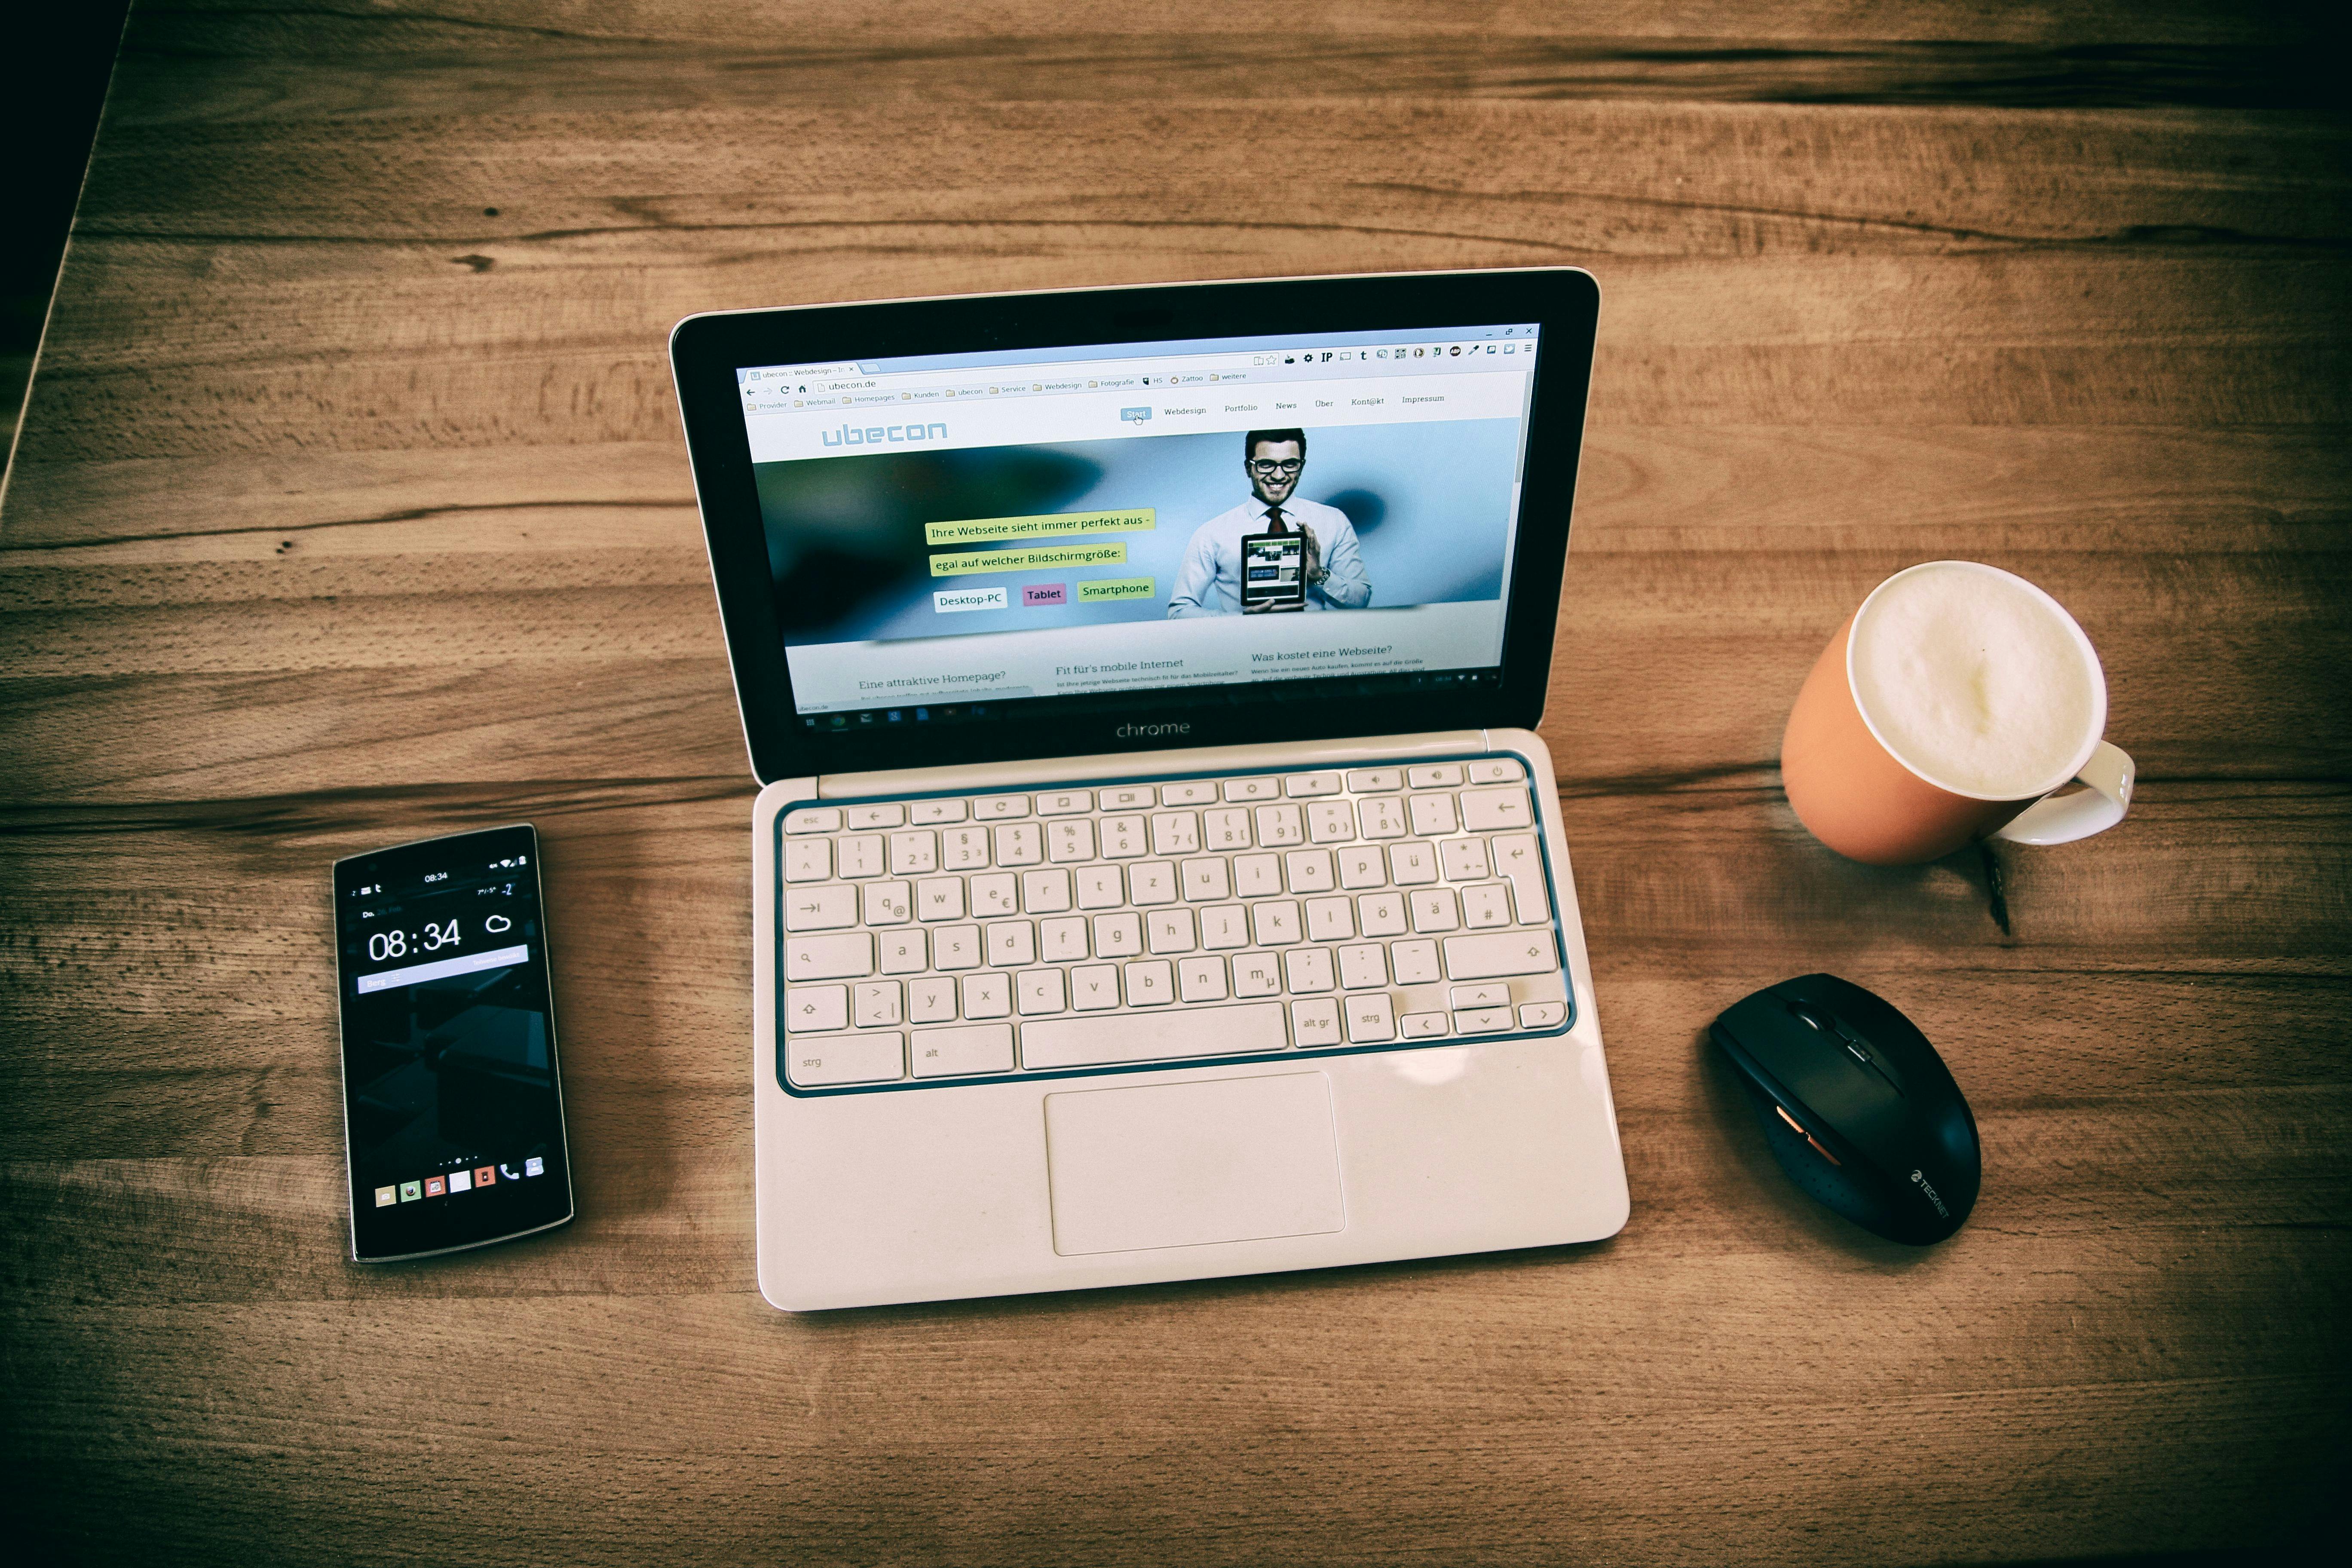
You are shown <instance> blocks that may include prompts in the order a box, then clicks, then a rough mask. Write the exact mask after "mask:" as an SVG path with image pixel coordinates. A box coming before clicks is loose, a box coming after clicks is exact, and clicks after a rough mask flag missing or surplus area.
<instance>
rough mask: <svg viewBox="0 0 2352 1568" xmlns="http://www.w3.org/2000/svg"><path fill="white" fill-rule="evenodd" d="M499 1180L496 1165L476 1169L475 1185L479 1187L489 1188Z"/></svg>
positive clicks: (476, 1167)
mask: <svg viewBox="0 0 2352 1568" xmlns="http://www.w3.org/2000/svg"><path fill="white" fill-rule="evenodd" d="M498 1179H499V1168H498V1167H497V1166H496V1165H477V1166H475V1167H474V1185H476V1186H478V1187H487V1186H488V1185H489V1184H491V1183H492V1182H495V1181H497V1180H498Z"/></svg>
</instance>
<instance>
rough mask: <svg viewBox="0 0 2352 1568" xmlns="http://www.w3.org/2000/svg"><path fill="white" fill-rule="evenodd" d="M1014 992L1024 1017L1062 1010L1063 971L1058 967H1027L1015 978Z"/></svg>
mask: <svg viewBox="0 0 2352 1568" xmlns="http://www.w3.org/2000/svg"><path fill="white" fill-rule="evenodd" d="M1013 996H1014V998H1015V1001H1016V1004H1017V1005H1018V1006H1019V1007H1020V1009H1021V1016H1023V1017H1024V1018H1034V1017H1035V1016H1038V1015H1039V1014H1041V1013H1058V1012H1060V1011H1061V1010H1062V1006H1063V996H1062V972H1061V971H1060V970H1058V969H1027V970H1024V971H1022V973H1020V975H1019V976H1018V977H1017V978H1016V979H1015V980H1014V982H1013Z"/></svg>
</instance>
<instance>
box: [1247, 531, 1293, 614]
mask: <svg viewBox="0 0 2352 1568" xmlns="http://www.w3.org/2000/svg"><path fill="white" fill-rule="evenodd" d="M1306 603H1307V541H1306V540H1305V539H1304V538H1302V537H1301V536H1300V535H1299V534H1297V532H1295V531H1294V532H1286V533H1244V534H1243V535H1242V607H1243V608H1244V609H1248V608H1250V607H1251V606H1253V605H1266V606H1268V607H1269V608H1273V609H1277V610H1283V609H1293V608H1298V607H1303V606H1304V605H1306Z"/></svg>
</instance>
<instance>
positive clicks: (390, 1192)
mask: <svg viewBox="0 0 2352 1568" xmlns="http://www.w3.org/2000/svg"><path fill="white" fill-rule="evenodd" d="M399 1201H400V1194H399V1193H398V1192H396V1191H395V1190H394V1189H393V1188H391V1187H378V1188H377V1189H376V1190H375V1206H376V1207H378V1208H389V1207H391V1206H392V1205H394V1204H396V1203H398V1202H399Z"/></svg>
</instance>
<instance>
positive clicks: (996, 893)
mask: <svg viewBox="0 0 2352 1568" xmlns="http://www.w3.org/2000/svg"><path fill="white" fill-rule="evenodd" d="M971 912H972V913H973V914H975V915H977V916H979V917H980V918H981V919H982V920H984V921H985V920H996V919H1001V918H1002V917H1003V916H1005V915H1011V914H1018V913H1020V912H1021V884H1020V882H1019V881H1018V880H1017V879H1014V878H1013V877H1010V876H1008V875H1006V874H1005V873H1004V872H1003V871H991V872H989V873H987V874H986V875H984V876H979V877H974V878H973V879H971Z"/></svg>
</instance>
